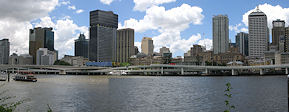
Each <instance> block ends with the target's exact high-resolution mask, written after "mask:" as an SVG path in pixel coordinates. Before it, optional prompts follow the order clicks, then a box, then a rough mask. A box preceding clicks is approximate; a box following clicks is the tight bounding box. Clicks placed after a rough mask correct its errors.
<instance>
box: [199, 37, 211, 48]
mask: <svg viewBox="0 0 289 112" xmlns="http://www.w3.org/2000/svg"><path fill="white" fill-rule="evenodd" d="M198 44H199V45H201V46H204V47H205V48H206V50H212V49H213V48H212V46H213V41H212V39H207V38H205V39H202V40H200V41H199V42H198Z"/></svg>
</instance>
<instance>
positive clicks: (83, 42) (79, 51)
mask: <svg viewBox="0 0 289 112" xmlns="http://www.w3.org/2000/svg"><path fill="white" fill-rule="evenodd" d="M88 42H89V40H88V39H85V36H84V34H80V35H79V38H78V39H76V40H75V48H74V55H75V56H82V57H85V58H88Z"/></svg>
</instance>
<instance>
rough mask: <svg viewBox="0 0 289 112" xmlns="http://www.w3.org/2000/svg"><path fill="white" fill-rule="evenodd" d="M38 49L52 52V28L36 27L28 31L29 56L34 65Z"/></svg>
mask: <svg viewBox="0 0 289 112" xmlns="http://www.w3.org/2000/svg"><path fill="white" fill-rule="evenodd" d="M39 48H47V49H48V50H50V51H54V32H53V31H52V28H41V27H37V28H34V29H30V31H29V55H31V56H32V57H33V63H34V64H36V52H37V50H38V49H39Z"/></svg>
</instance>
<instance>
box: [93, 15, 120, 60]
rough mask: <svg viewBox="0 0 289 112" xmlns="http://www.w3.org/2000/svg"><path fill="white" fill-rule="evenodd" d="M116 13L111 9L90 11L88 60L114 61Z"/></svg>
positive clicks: (116, 26)
mask: <svg viewBox="0 0 289 112" xmlns="http://www.w3.org/2000/svg"><path fill="white" fill-rule="evenodd" d="M117 28H118V15H117V14H114V13H113V12H112V11H102V10H94V11H91V12H90V28H89V29H90V32H89V33H90V35H89V50H88V51H89V53H88V54H89V60H90V61H95V62H114V61H115V53H116V31H117Z"/></svg>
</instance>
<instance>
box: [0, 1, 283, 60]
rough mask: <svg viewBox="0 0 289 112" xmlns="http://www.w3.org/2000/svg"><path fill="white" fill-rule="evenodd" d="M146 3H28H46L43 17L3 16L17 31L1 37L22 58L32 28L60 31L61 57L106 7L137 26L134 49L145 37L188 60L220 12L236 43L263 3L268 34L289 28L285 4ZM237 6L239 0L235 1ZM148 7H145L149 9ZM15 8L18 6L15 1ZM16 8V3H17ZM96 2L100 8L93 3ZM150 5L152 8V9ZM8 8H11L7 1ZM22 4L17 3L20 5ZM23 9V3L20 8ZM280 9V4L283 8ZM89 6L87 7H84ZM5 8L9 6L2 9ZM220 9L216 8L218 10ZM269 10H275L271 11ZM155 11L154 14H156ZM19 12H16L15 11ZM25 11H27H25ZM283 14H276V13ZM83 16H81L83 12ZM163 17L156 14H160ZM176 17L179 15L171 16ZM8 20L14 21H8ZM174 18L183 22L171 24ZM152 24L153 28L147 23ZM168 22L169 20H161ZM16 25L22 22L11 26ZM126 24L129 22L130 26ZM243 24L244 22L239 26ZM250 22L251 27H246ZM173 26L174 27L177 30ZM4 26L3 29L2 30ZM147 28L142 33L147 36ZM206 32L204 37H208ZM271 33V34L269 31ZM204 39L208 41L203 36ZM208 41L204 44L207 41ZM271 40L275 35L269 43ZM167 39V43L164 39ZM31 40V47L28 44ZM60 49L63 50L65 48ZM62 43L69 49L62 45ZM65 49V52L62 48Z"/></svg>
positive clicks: (4, 25)
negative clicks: (276, 27)
mask: <svg viewBox="0 0 289 112" xmlns="http://www.w3.org/2000/svg"><path fill="white" fill-rule="evenodd" d="M143 2H144V3H141V2H138V1H137V0H135V1H113V2H111V3H110V4H109V5H107V4H108V2H106V3H107V4H103V3H101V2H100V1H87V2H85V3H80V2H79V1H63V0H60V1H57V0H50V1H47V2H41V1H40V2H39V3H38V2H35V3H31V2H27V4H29V3H30V4H33V5H41V4H42V5H43V4H46V5H47V9H46V8H45V9H44V8H37V7H36V8H35V10H38V13H36V14H34V13H35V12H34V13H33V12H32V11H31V9H29V8H23V13H22V12H20V13H21V14H26V15H21V16H23V20H19V18H17V17H18V16H19V15H18V16H17V15H13V13H11V14H7V12H4V14H3V15H2V16H1V17H0V24H1V25H2V26H1V28H2V29H11V30H12V31H8V32H7V31H6V32H5V33H4V31H1V32H0V39H3V38H8V39H9V40H10V42H11V52H10V54H12V53H14V52H15V51H18V54H24V53H28V42H27V39H28V38H29V36H28V30H29V29H32V28H34V27H53V29H54V30H55V31H54V32H55V48H56V49H57V50H58V49H59V53H60V57H62V56H63V55H64V54H68V55H73V54H74V44H73V43H74V40H75V39H77V38H78V35H79V33H80V32H82V33H85V35H86V37H89V36H88V26H89V20H88V18H89V11H92V10H96V9H101V10H106V11H113V12H114V13H116V14H118V15H119V22H118V23H119V24H121V25H119V28H123V26H127V27H132V26H133V25H132V24H134V25H135V26H133V27H134V29H135V45H136V46H138V48H139V49H140V42H141V39H142V38H143V37H145V36H147V37H152V38H153V40H154V42H155V43H158V44H155V49H154V51H158V50H159V48H160V47H162V46H165V47H168V48H170V49H171V52H172V53H173V56H174V57H176V56H183V53H184V52H186V51H187V50H189V49H190V47H192V45H193V44H201V45H204V44H203V43H206V44H207V45H206V47H209V46H211V45H212V44H211V40H212V33H211V32H212V31H211V29H212V28H211V26H212V22H211V18H212V17H213V16H214V15H218V14H227V15H228V17H229V20H230V21H229V26H230V32H229V38H230V39H231V40H232V41H233V42H235V39H234V38H235V35H236V33H238V32H235V31H245V32H247V26H246V23H247V20H246V18H247V17H248V16H247V15H248V14H249V12H251V11H253V10H254V8H256V6H257V5H260V6H259V7H260V10H262V11H263V12H264V13H266V15H267V17H268V21H267V22H268V26H269V30H270V29H271V28H272V21H273V20H276V19H281V20H285V22H286V26H288V19H289V17H288V12H289V9H288V8H287V7H288V5H286V4H285V3H286V2H284V1H274V2H273V1H270V2H267V3H265V2H262V1H261V2H259V1H254V2H253V3H252V4H250V5H249V6H243V7H242V8H238V7H241V5H238V7H236V6H235V7H233V6H234V5H236V4H238V3H239V4H245V3H246V1H237V3H235V4H232V5H231V6H229V5H228V4H230V2H228V3H226V4H227V5H226V4H225V5H224V4H220V3H224V1H220V3H216V4H215V5H216V6H213V7H211V6H212V5H208V4H206V5H204V4H205V3H206V2H208V1H198V2H197V1H178V0H167V1H164V2H163V3H160V2H158V3H157V2H150V1H143ZM234 2H235V1H234ZM145 3H146V5H144V4H145ZM15 4H16V3H15ZM15 4H13V5H15ZM91 4H96V6H95V5H91ZM121 4H127V5H128V7H126V8H123V7H120V6H121ZM148 4H149V5H148ZM2 5H5V6H6V7H7V6H9V5H10V4H5V3H3V4H2ZM16 5H17V4H16ZM18 5H21V4H18ZM278 5H280V6H278ZM84 6H87V7H84ZM220 6H226V7H228V9H229V8H230V7H231V9H232V10H233V11H231V10H230V11H229V10H226V9H222V8H221V7H220ZM3 8H5V7H4V6H3ZM216 8H217V9H218V8H219V10H214V9H216ZM269 9H270V10H269ZM152 10H153V11H152ZM179 10H184V11H183V13H179V14H177V12H178V11H179ZM11 11H12V12H13V11H17V9H14V10H11ZM21 11H22V10H21ZM277 11H278V12H279V13H278V14H275V13H274V12H277ZM81 12H82V13H81ZM158 13H163V15H160V16H157V15H155V14H158ZM171 13H173V14H174V13H175V14H176V15H177V16H178V17H175V15H171ZM8 18H9V20H8ZM172 18H175V19H177V20H178V21H172V20H173V19H172ZM142 21H143V22H147V23H148V24H142ZM161 21H166V22H161ZM12 23H19V24H17V25H11V24H12ZM125 23H126V24H125ZM239 23H240V24H239ZM247 24H248V23H247ZM172 26H173V27H172ZM1 28H0V29H1ZM142 30H143V32H142ZM203 34H204V35H203ZM270 35H271V33H270ZM204 37H205V38H204ZM204 39H205V40H204ZM271 39H272V36H270V40H271ZM164 40H166V41H164ZM26 42H27V43H26ZM60 45H61V46H60ZM63 45H64V46H65V47H63ZM61 47H63V48H61Z"/></svg>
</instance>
